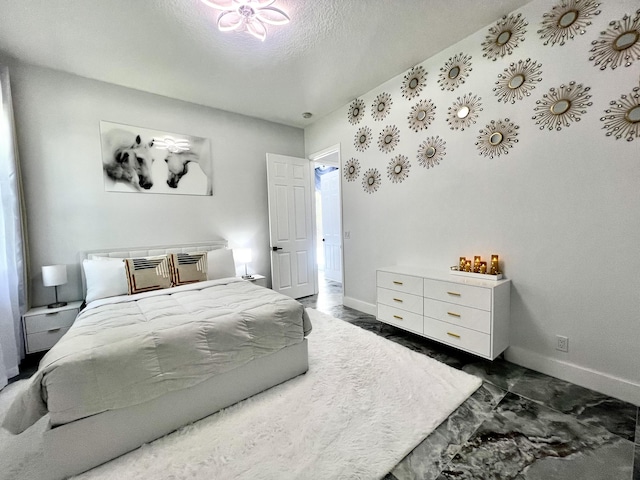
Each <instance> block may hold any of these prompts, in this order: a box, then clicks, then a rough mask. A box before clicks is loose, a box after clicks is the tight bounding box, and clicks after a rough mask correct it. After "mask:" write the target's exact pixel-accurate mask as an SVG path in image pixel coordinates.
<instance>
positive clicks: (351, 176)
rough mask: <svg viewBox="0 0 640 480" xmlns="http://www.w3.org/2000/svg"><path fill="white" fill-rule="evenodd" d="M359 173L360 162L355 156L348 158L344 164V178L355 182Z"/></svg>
mask: <svg viewBox="0 0 640 480" xmlns="http://www.w3.org/2000/svg"><path fill="white" fill-rule="evenodd" d="M359 174H360V162H359V161H358V159H356V158H353V157H352V158H350V159H349V160H347V163H345V164H344V179H345V180H346V181H347V182H355V181H356V179H357V178H358V175H359Z"/></svg>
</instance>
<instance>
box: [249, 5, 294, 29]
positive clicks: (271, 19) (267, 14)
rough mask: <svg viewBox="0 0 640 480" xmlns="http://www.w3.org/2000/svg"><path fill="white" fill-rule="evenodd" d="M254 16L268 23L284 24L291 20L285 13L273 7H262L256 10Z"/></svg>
mask: <svg viewBox="0 0 640 480" xmlns="http://www.w3.org/2000/svg"><path fill="white" fill-rule="evenodd" d="M256 18H258V19H259V20H261V21H262V22H264V23H268V24H269V25H286V24H287V23H289V22H290V20H291V19H290V18H289V16H288V15H287V14H286V13H284V12H283V11H282V10H280V9H279V8H275V7H263V8H261V9H259V10H257V11H256Z"/></svg>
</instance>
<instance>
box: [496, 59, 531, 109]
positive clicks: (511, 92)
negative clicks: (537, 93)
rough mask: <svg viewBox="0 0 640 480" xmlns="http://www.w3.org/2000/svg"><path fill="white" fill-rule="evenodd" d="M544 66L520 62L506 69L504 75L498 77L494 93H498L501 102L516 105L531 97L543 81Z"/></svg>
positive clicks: (529, 60)
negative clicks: (518, 101) (538, 84)
mask: <svg viewBox="0 0 640 480" xmlns="http://www.w3.org/2000/svg"><path fill="white" fill-rule="evenodd" d="M541 67H542V65H541V64H540V63H536V62H535V61H532V60H531V59H530V58H527V59H526V60H518V62H516V63H512V64H510V65H509V67H508V68H505V69H504V73H501V74H499V75H498V81H497V82H496V87H494V89H493V91H494V92H496V96H497V97H498V101H499V102H504V103H509V102H511V103H516V100H522V99H523V98H524V97H528V96H530V95H531V90H533V89H534V88H536V84H537V83H538V82H540V81H541V80H542V75H541V71H540V68H541Z"/></svg>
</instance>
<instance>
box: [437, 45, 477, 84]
mask: <svg viewBox="0 0 640 480" xmlns="http://www.w3.org/2000/svg"><path fill="white" fill-rule="evenodd" d="M471 70H473V69H472V68H471V55H465V54H463V53H459V54H457V55H454V56H453V57H451V58H450V59H449V60H447V61H446V62H445V64H444V66H442V68H440V78H439V80H438V83H439V84H440V89H441V90H449V91H451V92H453V91H454V90H455V89H456V88H458V87H459V86H460V85H462V84H463V83H464V82H465V80H466V79H467V77H468V76H469V73H470V72H471Z"/></svg>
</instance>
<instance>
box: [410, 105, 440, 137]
mask: <svg viewBox="0 0 640 480" xmlns="http://www.w3.org/2000/svg"><path fill="white" fill-rule="evenodd" d="M435 112H436V106H435V105H434V104H433V102H432V101H431V100H421V101H420V102H418V103H417V104H415V105H414V106H413V107H411V111H410V112H409V116H408V117H407V119H408V120H409V128H411V129H412V130H413V131H414V132H419V131H420V130H424V129H425V128H427V127H428V126H429V125H431V122H433V119H434V118H435Z"/></svg>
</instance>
